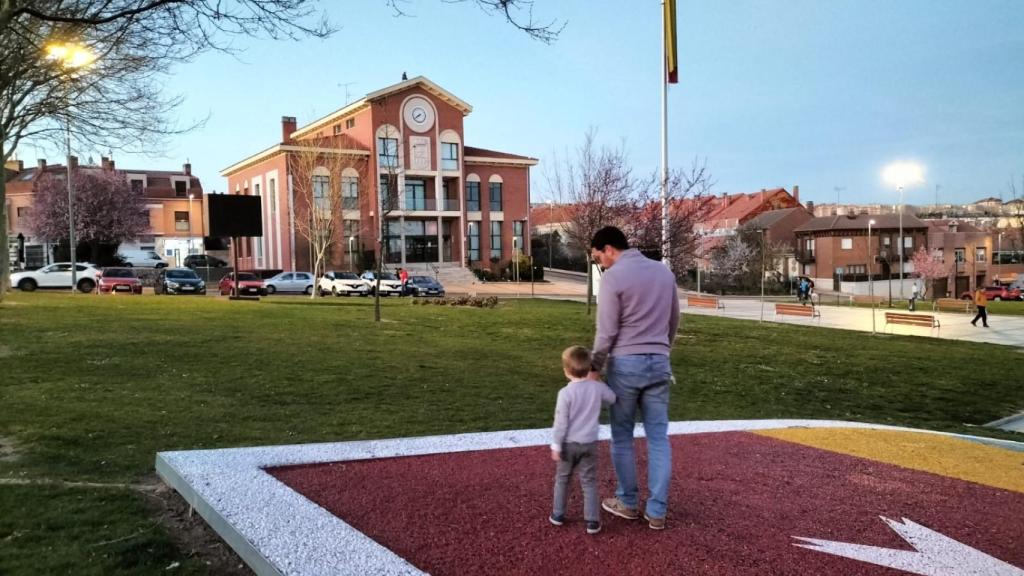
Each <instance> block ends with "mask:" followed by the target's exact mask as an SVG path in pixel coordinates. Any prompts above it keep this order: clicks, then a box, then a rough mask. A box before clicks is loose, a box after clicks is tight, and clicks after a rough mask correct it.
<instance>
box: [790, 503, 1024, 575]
mask: <svg viewBox="0 0 1024 576" xmlns="http://www.w3.org/2000/svg"><path fill="white" fill-rule="evenodd" d="M881 518H882V520H883V521H884V522H885V523H886V524H888V525H889V527H890V528H892V529H893V531H895V532H896V533H897V534H899V535H900V537H901V538H903V539H904V540H906V541H907V543H909V544H910V545H911V546H913V547H914V551H913V552H911V551H908V550H896V549H894V548H880V547H878V546H866V545H863V544H850V543H847V542H833V541H831V540H818V539H815V538H803V537H800V536H794V538H796V539H797V540H802V541H804V542H807V544H794V546H799V547H801V548H807V549H809V550H817V551H818V552H824V553H826V554H834V555H836V556H843V557H845V558H852V559H854V560H860V561H862V562H870V563H871V564H877V565H879V566H885V567H888V568H895V569H897V570H903V571H904V572H910V573H911V574H921V575H922V576H1024V570H1021V569H1020V568H1017V567H1015V566H1011V565H1009V564H1007V563H1006V562H1003V561H1002V560H998V559H996V558H993V557H991V556H989V555H988V554H985V553H984V552H981V551H978V550H975V549H974V548H971V547H970V546H967V545H966V544H961V543H960V542H957V541H956V540H953V539H952V538H950V537H948V536H944V535H942V534H940V533H938V532H936V531H934V530H931V529H930V528H927V527H925V526H922V525H920V524H918V523H916V522H913V521H911V520H908V519H906V518H904V519H903V523H902V524H901V523H900V522H897V521H895V520H890V519H888V518H886V517H885V516H882V517H881Z"/></svg>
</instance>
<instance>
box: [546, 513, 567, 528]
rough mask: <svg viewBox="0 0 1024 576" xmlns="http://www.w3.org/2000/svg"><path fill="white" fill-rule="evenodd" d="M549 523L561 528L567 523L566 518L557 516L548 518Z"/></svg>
mask: <svg viewBox="0 0 1024 576" xmlns="http://www.w3.org/2000/svg"><path fill="white" fill-rule="evenodd" d="M548 521H549V522H551V523H552V524H554V525H555V526H561V525H562V524H564V523H565V516H561V515H559V516H555V515H554V514H552V515H551V516H548Z"/></svg>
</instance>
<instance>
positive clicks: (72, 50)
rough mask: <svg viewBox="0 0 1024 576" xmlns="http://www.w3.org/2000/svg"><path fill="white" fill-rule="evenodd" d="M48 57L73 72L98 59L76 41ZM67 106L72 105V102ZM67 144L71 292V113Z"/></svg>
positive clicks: (50, 49) (54, 48)
mask: <svg viewBox="0 0 1024 576" xmlns="http://www.w3.org/2000/svg"><path fill="white" fill-rule="evenodd" d="M46 57H47V58H48V59H50V60H53V61H55V62H57V63H58V64H60V65H61V66H62V67H63V68H64V69H65V70H68V71H70V72H72V73H74V72H77V71H78V70H82V69H84V68H87V67H89V66H90V65H91V64H92V63H93V62H95V61H96V55H95V54H93V53H92V52H91V51H90V50H89V49H88V48H86V47H85V46H81V45H79V44H74V43H63V44H50V45H48V46H47V47H46ZM65 106H70V102H68V103H66V104H65ZM65 128H66V129H67V130H66V136H65V144H66V146H67V152H68V159H67V165H68V166H67V167H68V228H69V232H68V248H69V252H71V293H72V294H74V293H75V290H76V289H77V288H78V263H77V262H75V200H74V197H73V195H72V193H71V114H70V113H68V114H67V115H66V119H65Z"/></svg>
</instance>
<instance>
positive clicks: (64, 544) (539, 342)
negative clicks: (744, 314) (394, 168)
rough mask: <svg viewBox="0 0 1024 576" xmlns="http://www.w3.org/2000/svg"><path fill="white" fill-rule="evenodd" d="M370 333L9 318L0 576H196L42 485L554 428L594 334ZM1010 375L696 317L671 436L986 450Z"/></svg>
mask: <svg viewBox="0 0 1024 576" xmlns="http://www.w3.org/2000/svg"><path fill="white" fill-rule="evenodd" d="M998 304H1005V305H1016V304H1019V303H1010V302H1007V303H998ZM372 312H373V311H372V302H371V301H369V300H364V299H336V300H335V299H329V300H323V301H317V302H315V303H311V302H309V301H308V300H307V299H305V298H294V297H281V298H271V299H265V300H264V301H261V302H229V301H227V300H225V299H221V298H198V297H191V298H190V297H179V298H156V297H102V298H101V297H97V296H85V295H82V296H73V297H72V296H68V295H63V294H15V295H13V296H12V297H9V299H8V300H7V301H6V302H5V303H3V304H0V445H13V447H14V448H13V452H14V453H13V454H7V453H5V452H10V451H11V450H9V449H8V450H0V510H2V512H3V513H2V514H0V551H2V553H0V574H57V573H74V574H154V573H164V569H165V568H166V567H167V566H168V565H170V564H171V563H173V562H179V563H180V566H178V567H177V569H176V571H175V572H174V573H177V574H192V573H196V574H201V573H205V570H206V569H205V568H204V567H203V566H202V564H201V563H200V562H198V561H196V560H193V559H190V558H188V557H187V556H186V554H185V552H183V551H182V550H179V549H178V548H177V547H175V545H174V544H173V543H172V542H171V541H170V540H169V539H168V536H167V535H166V533H165V532H164V530H163V528H162V526H160V525H159V524H158V523H157V522H156V521H155V519H154V518H151V517H150V513H148V512H147V508H146V506H145V505H144V499H145V496H143V495H141V494H140V493H139V492H138V491H135V490H132V489H128V488H121V487H117V486H103V487H98V486H83V485H73V486H68V485H63V484H33V482H43V481H46V482H52V481H63V482H92V483H102V484H121V483H136V482H140V481H143V480H144V479H146V478H147V477H148V476H150V475H151V474H152V468H153V460H154V455H155V453H156V452H158V451H162V450H179V449H195V448H214V447H230V446H250V445H266V444H282V443H299V442H318V441H337V440H357V439H366V438H383V437H400V436H417V435H425V434H442V433H457V432H467V431H486V430H503V429H517V428H540V427H547V426H550V422H551V417H552V411H553V409H554V400H555V393H556V391H557V389H558V388H559V387H560V386H561V385H562V384H563V378H562V375H561V370H560V368H559V366H558V363H559V354H560V352H561V350H562V349H563V348H564V347H565V346H567V345H569V344H573V343H581V344H588V343H589V342H590V341H591V339H592V331H593V319H592V318H588V317H587V316H586V315H585V314H584V306H583V305H582V304H577V303H571V302H555V301H529V300H519V301H515V300H509V301H504V302H503V303H502V304H501V305H500V306H499V307H498V308H497V309H493V310H487V309H475V308H461V309H453V308H445V307H439V306H412V305H410V303H409V301H408V300H390V301H385V302H384V318H385V322H384V323H382V324H379V325H378V324H374V323H373V322H372ZM1022 361H1024V356H1022V353H1021V351H1020V350H1019V349H1016V348H1009V347H1001V346H994V345H986V344H974V343H967V342H957V341H948V340H940V339H936V338H921V337H898V336H874V337H872V336H870V335H868V334H865V333H859V332H851V331H842V330H828V329H820V328H812V327H801V326H786V325H780V324H773V323H765V324H756V323H751V322H744V321H739V320H731V319H726V318H714V317H706V316H686V317H685V320H684V323H683V325H682V328H681V333H680V336H679V339H678V341H677V347H676V351H675V353H674V356H673V364H674V367H675V371H676V378H677V381H678V385H677V387H676V388H675V389H674V390H673V403H672V407H671V416H672V418H673V419H674V420H686V419H724V418H789V417H792V418H837V419H848V420H861V421H868V422H879V423H886V424H899V425H907V426H914V427H922V428H931V429H939V430H949V431H956V432H969V433H982V434H989V435H992V434H995V433H992V432H987V431H983V430H979V429H977V428H974V426H977V425H980V424H984V423H986V422H989V421H991V420H995V419H997V418H1000V417H1003V416H1007V415H1009V414H1011V413H1013V412H1015V411H1017V410H1019V409H1021V408H1022V407H1024V389H1022V387H1021V386H1020V385H1019V373H1018V371H1017V367H1019V366H1020V365H1021V362H1022ZM1002 436H1003V437H1009V438H1012V437H1013V436H1012V435H1010V434H1008V433H1007V434H1003V435H1002ZM14 481H18V482H30V484H14V483H13V482H14Z"/></svg>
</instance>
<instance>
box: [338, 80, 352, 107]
mask: <svg viewBox="0 0 1024 576" xmlns="http://www.w3.org/2000/svg"><path fill="white" fill-rule="evenodd" d="M355 85H356V82H338V86H339V87H342V88H344V89H345V106H348V103H349V102H351V100H352V98H351V95H350V94H349V91H348V87H349V86H355Z"/></svg>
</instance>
